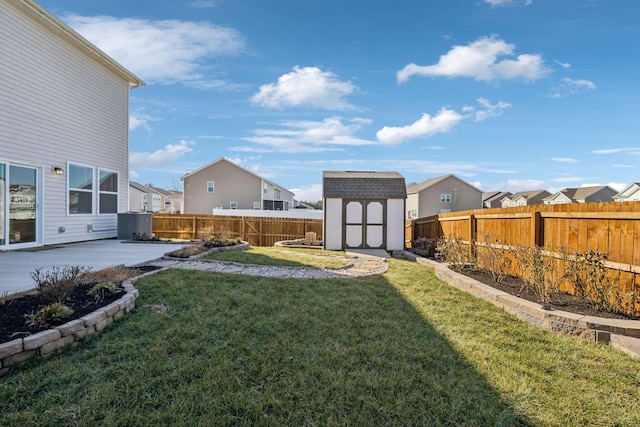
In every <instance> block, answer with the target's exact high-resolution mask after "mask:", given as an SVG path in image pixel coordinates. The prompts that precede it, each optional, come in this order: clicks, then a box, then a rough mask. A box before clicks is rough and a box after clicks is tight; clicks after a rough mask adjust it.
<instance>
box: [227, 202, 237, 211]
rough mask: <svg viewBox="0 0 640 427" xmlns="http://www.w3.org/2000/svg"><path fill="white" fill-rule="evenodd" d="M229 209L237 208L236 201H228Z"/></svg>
mask: <svg viewBox="0 0 640 427" xmlns="http://www.w3.org/2000/svg"><path fill="white" fill-rule="evenodd" d="M229 209H234V210H237V209H238V202H229Z"/></svg>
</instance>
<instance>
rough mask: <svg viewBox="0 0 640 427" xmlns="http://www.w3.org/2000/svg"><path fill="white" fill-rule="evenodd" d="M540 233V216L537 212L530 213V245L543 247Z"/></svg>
mask: <svg viewBox="0 0 640 427" xmlns="http://www.w3.org/2000/svg"><path fill="white" fill-rule="evenodd" d="M543 240H544V236H543V232H542V216H541V215H540V211H539V210H535V211H533V212H531V244H532V245H533V246H537V247H543V246H544V241H543Z"/></svg>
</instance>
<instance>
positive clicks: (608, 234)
mask: <svg viewBox="0 0 640 427" xmlns="http://www.w3.org/2000/svg"><path fill="white" fill-rule="evenodd" d="M406 236H407V239H408V240H411V241H412V240H415V239H416V238H418V237H425V238H430V239H436V240H437V239H440V238H443V237H444V238H447V239H448V238H451V237H455V238H459V239H462V240H463V241H464V242H466V243H467V244H468V245H469V247H470V250H471V252H472V254H473V253H474V252H475V251H476V249H477V248H476V246H486V245H487V244H490V245H499V246H500V247H510V246H538V247H541V248H544V249H545V250H546V251H548V255H549V256H552V257H556V258H559V257H560V256H561V255H560V254H561V253H568V254H587V253H589V252H591V251H597V252H598V253H601V254H605V256H606V260H605V261H604V262H603V263H604V265H605V267H607V268H608V269H610V270H616V271H618V272H620V281H621V283H622V284H623V286H625V287H627V288H628V287H629V286H635V285H636V284H638V283H640V275H639V274H638V273H640V202H624V203H619V202H609V203H580V204H578V203H576V204H564V205H533V206H521V207H512V208H494V209H475V210H469V211H460V212H451V213H446V214H440V215H435V216H431V217H426V218H420V219H416V220H414V221H411V222H410V223H407V231H406Z"/></svg>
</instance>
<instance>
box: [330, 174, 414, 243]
mask: <svg viewBox="0 0 640 427" xmlns="http://www.w3.org/2000/svg"><path fill="white" fill-rule="evenodd" d="M406 197H407V189H406V185H405V182H404V178H403V177H402V175H400V174H399V173H397V172H330V171H325V172H323V174H322V200H323V205H324V220H323V225H322V226H323V231H322V233H323V234H322V235H323V236H324V238H323V240H324V248H325V249H328V250H344V249H356V248H358V249H374V248H375V249H385V250H387V251H396V250H398V251H400V250H403V249H404V232H405V231H404V230H405V222H404V210H405V199H406Z"/></svg>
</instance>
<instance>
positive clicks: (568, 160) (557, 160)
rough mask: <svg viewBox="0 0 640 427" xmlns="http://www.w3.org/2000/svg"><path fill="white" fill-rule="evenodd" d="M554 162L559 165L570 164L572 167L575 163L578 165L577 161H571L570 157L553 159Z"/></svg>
mask: <svg viewBox="0 0 640 427" xmlns="http://www.w3.org/2000/svg"><path fill="white" fill-rule="evenodd" d="M550 160H551V161H552V162H558V163H568V164H570V165H573V164H575V163H578V160H577V159H571V158H569V157H552V158H551V159H550Z"/></svg>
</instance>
